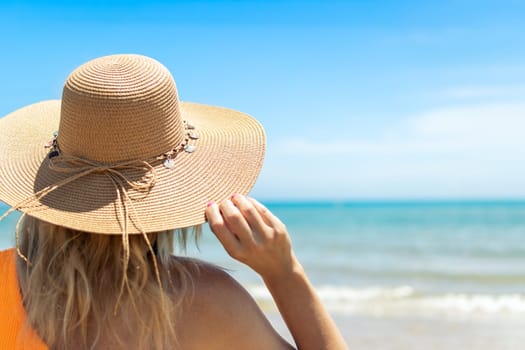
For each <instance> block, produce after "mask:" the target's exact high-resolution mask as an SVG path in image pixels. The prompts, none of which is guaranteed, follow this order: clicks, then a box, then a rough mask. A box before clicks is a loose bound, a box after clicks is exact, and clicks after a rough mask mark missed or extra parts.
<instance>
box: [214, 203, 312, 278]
mask: <svg viewBox="0 0 525 350" xmlns="http://www.w3.org/2000/svg"><path fill="white" fill-rule="evenodd" d="M206 217H207V218H208V222H209V224H210V227H211V230H212V231H213V233H214V234H215V235H216V236H217V238H218V239H219V241H220V242H221V243H222V245H223V246H224V248H225V249H226V251H227V252H228V254H229V255H230V256H231V257H232V258H234V259H236V260H238V261H240V262H242V263H244V264H246V265H248V266H250V267H251V268H252V269H253V270H254V271H255V272H257V273H258V274H259V275H261V277H262V278H263V279H265V280H274V279H281V278H284V277H285V276H286V275H287V274H289V273H292V272H293V271H296V270H301V269H302V268H301V266H300V264H299V262H298V261H297V259H296V258H295V256H294V254H293V251H292V247H291V241H290V236H289V235H288V232H287V230H286V227H285V225H284V224H283V223H282V222H281V221H280V220H279V219H278V218H277V217H276V216H274V215H273V214H272V213H271V212H270V211H269V210H268V209H267V208H266V207H264V206H263V205H262V204H261V203H259V202H258V201H256V200H255V199H253V198H249V197H245V196H243V195H239V194H237V195H234V196H232V197H231V199H226V200H224V201H222V202H221V203H219V204H216V203H209V204H208V207H207V208H206Z"/></svg>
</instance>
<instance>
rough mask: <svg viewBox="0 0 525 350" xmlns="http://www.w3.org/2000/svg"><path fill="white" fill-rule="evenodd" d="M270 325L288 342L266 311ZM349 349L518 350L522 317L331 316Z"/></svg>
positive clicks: (276, 317)
mask: <svg viewBox="0 0 525 350" xmlns="http://www.w3.org/2000/svg"><path fill="white" fill-rule="evenodd" d="M267 315H268V317H269V318H270V320H271V322H272V324H273V325H274V327H275V328H276V329H277V330H278V331H279V332H280V333H281V334H282V335H284V336H286V338H287V339H288V341H290V342H292V339H291V336H290V333H289V332H288V331H287V329H286V326H285V324H284V322H283V321H282V319H281V318H280V316H279V315H278V314H276V313H267ZM334 319H335V322H336V323H337V325H338V326H339V329H340V330H341V332H342V333H343V336H344V338H345V340H346V342H347V344H348V346H349V347H350V349H353V350H420V349H425V350H451V349H458V350H459V349H476V350H521V349H523V346H524V345H523V344H525V332H524V331H523V330H524V329H525V320H514V321H506V322H504V323H501V322H497V321H487V320H483V321H459V320H455V321H454V320H443V319H428V318H427V319H424V318H406V317H405V318H376V317H366V316H342V315H334Z"/></svg>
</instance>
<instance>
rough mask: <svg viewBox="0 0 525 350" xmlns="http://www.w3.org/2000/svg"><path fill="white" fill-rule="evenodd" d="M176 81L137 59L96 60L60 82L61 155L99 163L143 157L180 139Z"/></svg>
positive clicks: (158, 66) (158, 67) (161, 68)
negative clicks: (61, 91) (62, 84)
mask: <svg viewBox="0 0 525 350" xmlns="http://www.w3.org/2000/svg"><path fill="white" fill-rule="evenodd" d="M184 132H185V131H184V123H183V120H182V116H181V113H180V106H179V99H178V94H177V88H176V85H175V81H174V80H173V78H172V76H171V74H170V72H169V71H168V70H167V69H166V68H165V67H164V66H163V65H162V64H161V63H159V62H157V61H155V60H153V59H151V58H149V57H145V56H140V55H113V56H106V57H101V58H97V59H95V60H92V61H89V62H87V63H85V64H83V65H82V66H80V67H78V68H77V69H76V70H74V71H73V73H71V74H70V75H69V77H68V79H67V81H66V83H65V86H64V90H63V94H62V106H61V115H60V126H59V136H58V143H59V146H60V150H61V152H63V153H65V154H69V155H74V156H77V157H80V158H85V159H90V160H94V161H98V162H102V163H115V162H121V161H125V160H134V159H146V158H151V157H153V156H156V155H159V154H162V153H165V152H167V151H169V150H170V149H173V148H174V147H175V146H176V145H178V144H180V143H181V142H182V141H183V139H184Z"/></svg>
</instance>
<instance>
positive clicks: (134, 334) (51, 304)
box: [17, 216, 200, 349]
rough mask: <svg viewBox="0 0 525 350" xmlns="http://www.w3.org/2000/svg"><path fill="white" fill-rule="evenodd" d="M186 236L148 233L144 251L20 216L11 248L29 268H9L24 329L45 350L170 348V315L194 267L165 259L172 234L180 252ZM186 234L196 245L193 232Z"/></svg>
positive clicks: (135, 238) (137, 241) (132, 241)
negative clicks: (16, 242) (14, 277)
mask: <svg viewBox="0 0 525 350" xmlns="http://www.w3.org/2000/svg"><path fill="white" fill-rule="evenodd" d="M189 231H190V230H189V229H181V230H177V231H176V232H174V231H164V232H156V233H149V234H147V238H148V239H149V241H150V243H151V245H149V244H148V242H147V241H146V240H145V238H144V237H143V236H141V235H130V236H129V245H128V244H126V245H124V244H123V241H122V236H120V235H102V234H90V233H85V232H80V231H76V230H72V229H68V228H65V227H61V226H56V225H53V224H49V223H46V222H43V221H40V220H38V219H35V218H32V217H28V216H27V217H25V218H24V219H23V222H22V229H21V232H20V242H19V248H20V250H21V251H22V252H23V254H25V256H26V257H27V259H28V261H29V262H30V263H26V262H25V261H23V260H22V259H18V264H17V269H18V275H19V279H20V288H21V291H22V295H23V303H24V307H25V309H26V314H27V320H28V324H29V326H30V327H32V328H33V329H34V330H35V331H36V332H37V334H38V335H39V336H40V337H41V338H42V340H43V341H44V342H45V343H46V344H47V345H48V346H49V348H50V349H69V348H74V349H95V348H96V347H99V346H104V348H115V347H123V346H125V345H126V344H128V345H129V343H130V341H131V343H132V344H134V345H136V346H137V349H152V348H153V349H167V348H171V349H172V348H174V347H176V342H177V337H176V332H175V330H176V327H177V322H178V319H177V311H178V310H179V309H180V307H181V306H182V303H183V302H184V300H185V298H186V297H187V296H188V295H191V289H192V278H191V276H192V271H191V270H192V269H193V268H197V267H196V266H192V265H191V264H188V263H183V262H181V261H180V260H178V259H176V258H174V257H173V256H172V252H173V241H174V235H175V234H178V238H179V242H180V244H181V246H182V247H183V248H184V249H185V246H186V240H187V236H188V232H189ZM193 231H194V233H195V235H196V236H195V237H196V238H195V239H196V240H197V239H198V236H199V235H200V227H196V228H194V230H193ZM125 246H128V248H126V247H125ZM126 250H128V252H126ZM128 253H129V261H128V264H124V260H125V259H126V256H127V254H128ZM154 257H155V258H156V260H157V261H156V265H157V266H158V275H157V271H155V270H156V269H157V267H156V266H155V264H154ZM126 265H127V271H123V270H124V266H126ZM157 276H159V277H160V282H161V285H159V280H158V278H157ZM123 278H126V279H127V282H126V288H124V289H123V290H121V285H122V281H123ZM119 291H120V292H119Z"/></svg>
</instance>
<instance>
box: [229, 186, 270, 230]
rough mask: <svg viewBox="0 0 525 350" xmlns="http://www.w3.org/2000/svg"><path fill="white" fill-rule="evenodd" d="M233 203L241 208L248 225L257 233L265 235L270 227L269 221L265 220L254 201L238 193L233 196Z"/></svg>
mask: <svg viewBox="0 0 525 350" xmlns="http://www.w3.org/2000/svg"><path fill="white" fill-rule="evenodd" d="M232 203H233V204H235V206H236V207H237V208H238V209H239V210H240V212H241V213H242V215H243V216H244V218H245V219H246V221H247V222H248V225H250V227H251V228H252V229H253V230H254V231H255V233H257V234H260V235H264V234H265V233H266V231H268V229H269V227H268V225H267V223H266V222H265V221H264V220H263V218H262V217H261V214H260V213H259V211H258V210H257V208H256V207H255V206H254V205H253V202H251V201H250V200H249V199H248V198H246V197H245V196H243V195H240V194H237V195H234V196H232Z"/></svg>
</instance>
